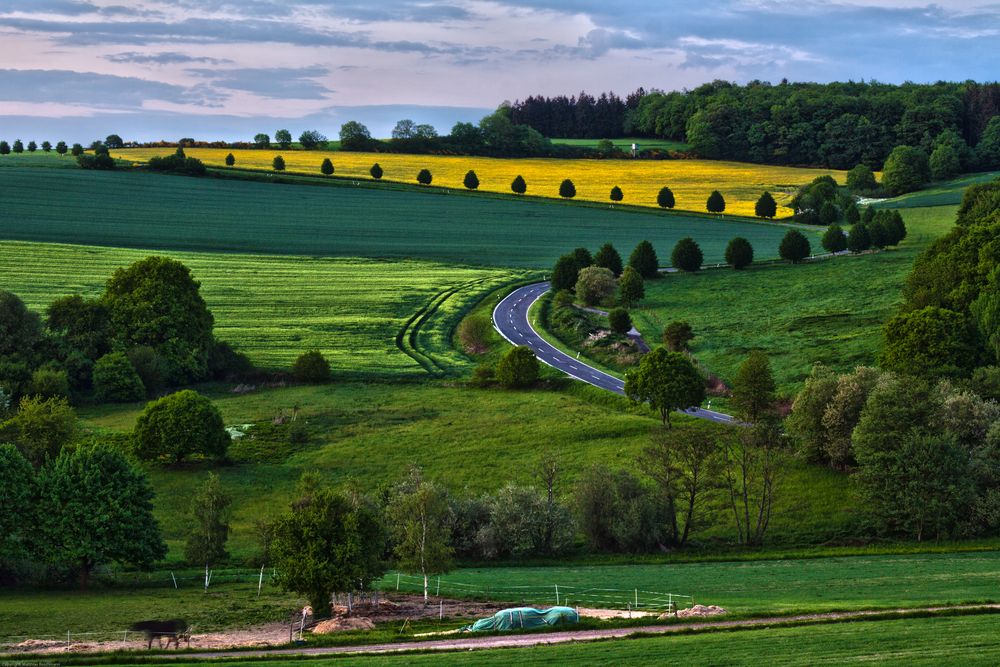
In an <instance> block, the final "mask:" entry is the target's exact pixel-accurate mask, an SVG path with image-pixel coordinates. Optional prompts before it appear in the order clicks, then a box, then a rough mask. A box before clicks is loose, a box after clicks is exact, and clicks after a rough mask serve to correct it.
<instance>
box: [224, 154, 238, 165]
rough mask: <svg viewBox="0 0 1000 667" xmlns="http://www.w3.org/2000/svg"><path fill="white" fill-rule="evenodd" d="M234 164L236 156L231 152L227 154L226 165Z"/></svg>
mask: <svg viewBox="0 0 1000 667" xmlns="http://www.w3.org/2000/svg"><path fill="white" fill-rule="evenodd" d="M234 164H236V156H235V155H233V154H232V153H230V154H229V155H227V156H226V166H227V167H232V166H233V165H234Z"/></svg>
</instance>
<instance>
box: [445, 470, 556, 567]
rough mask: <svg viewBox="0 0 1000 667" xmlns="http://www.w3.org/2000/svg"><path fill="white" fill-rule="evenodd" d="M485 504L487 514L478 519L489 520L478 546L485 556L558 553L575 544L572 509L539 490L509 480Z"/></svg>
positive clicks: (479, 531) (481, 531) (520, 556)
mask: <svg viewBox="0 0 1000 667" xmlns="http://www.w3.org/2000/svg"><path fill="white" fill-rule="evenodd" d="M482 505H483V506H484V509H485V514H486V517H477V518H478V519H479V521H482V519H483V518H485V519H486V520H485V521H483V523H484V524H485V525H482V526H481V527H480V528H479V530H478V531H477V533H476V546H477V550H478V552H479V554H480V556H482V557H484V558H525V557H529V556H541V555H553V554H559V553H562V552H563V551H565V550H566V549H567V548H569V547H570V546H571V545H572V543H573V528H572V525H573V522H572V521H571V520H570V516H569V512H567V511H566V510H565V508H564V507H563V506H562V505H561V504H560V503H558V502H556V503H553V504H552V505H551V506H550V505H549V504H548V500H547V499H546V498H545V496H543V495H542V493H541V492H540V491H539V490H538V489H535V488H533V487H530V486H517V485H515V484H513V483H508V484H507V485H506V486H504V487H503V488H501V489H500V490H499V491H497V492H496V493H495V494H492V495H490V496H488V497H487V498H486V499H485V502H483V503H482ZM465 514H466V515H468V512H466V513H465Z"/></svg>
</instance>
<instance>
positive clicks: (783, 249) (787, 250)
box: [778, 229, 812, 264]
mask: <svg viewBox="0 0 1000 667" xmlns="http://www.w3.org/2000/svg"><path fill="white" fill-rule="evenodd" d="M811 250H812V249H811V248H810V247H809V239H807V238H806V235H805V234H803V233H802V232H800V231H799V230H797V229H789V230H788V232H787V233H786V234H785V237H784V238H783V239H781V244H780V245H779V246H778V255H780V256H781V258H782V259H784V260H786V261H789V262H791V263H792V264H798V263H799V262H801V261H802V260H804V259H805V258H806V257H808V256H809V253H810V252H811Z"/></svg>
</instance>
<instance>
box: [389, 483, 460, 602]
mask: <svg viewBox="0 0 1000 667" xmlns="http://www.w3.org/2000/svg"><path fill="white" fill-rule="evenodd" d="M387 513H388V516H389V526H390V530H391V532H392V533H393V537H394V543H395V544H394V547H393V555H395V557H396V565H397V567H398V568H399V569H400V570H402V571H403V572H408V573H412V574H419V575H420V576H422V577H423V579H424V604H425V605H426V604H427V603H428V595H429V594H428V588H429V586H428V584H429V579H430V577H431V576H434V575H441V574H446V573H447V572H449V571H450V570H451V569H452V567H454V558H453V555H454V551H455V550H454V549H453V548H452V545H451V522H452V513H451V508H450V507H449V505H448V494H447V492H446V491H445V490H444V489H443V488H442V487H440V486H438V485H437V484H435V483H434V482H431V481H428V480H425V479H423V476H422V475H421V473H420V471H419V470H412V471H411V473H410V478H409V479H407V480H406V481H404V482H403V483H402V484H400V486H399V487H398V488H397V489H396V492H395V494H394V495H393V498H392V500H391V501H390V503H389V508H388V512H387Z"/></svg>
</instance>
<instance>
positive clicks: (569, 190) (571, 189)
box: [559, 178, 576, 199]
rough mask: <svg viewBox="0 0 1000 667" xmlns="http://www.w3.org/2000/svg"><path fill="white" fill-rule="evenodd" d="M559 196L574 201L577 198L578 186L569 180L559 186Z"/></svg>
mask: <svg viewBox="0 0 1000 667" xmlns="http://www.w3.org/2000/svg"><path fill="white" fill-rule="evenodd" d="M559 196H560V197H562V198H563V199H572V198H573V197H575V196H576V186H575V185H573V181H571V180H569V179H568V178H567V179H566V180H564V181H563V182H562V183H560V184H559Z"/></svg>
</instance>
